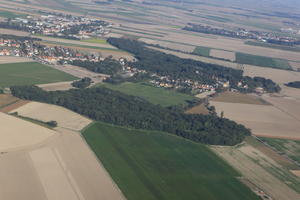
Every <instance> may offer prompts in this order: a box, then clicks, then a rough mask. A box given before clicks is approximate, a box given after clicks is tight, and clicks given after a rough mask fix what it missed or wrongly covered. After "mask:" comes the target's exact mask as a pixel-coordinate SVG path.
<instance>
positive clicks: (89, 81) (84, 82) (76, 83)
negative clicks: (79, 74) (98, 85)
mask: <svg viewBox="0 0 300 200" xmlns="http://www.w3.org/2000/svg"><path fill="white" fill-rule="evenodd" d="M91 84H92V79H90V78H89V77H85V78H83V79H80V80H78V81H74V82H73V83H72V86H73V87H76V88H81V89H82V88H87V87H88V86H90V85H91Z"/></svg>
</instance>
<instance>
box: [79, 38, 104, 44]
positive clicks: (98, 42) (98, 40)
mask: <svg viewBox="0 0 300 200" xmlns="http://www.w3.org/2000/svg"><path fill="white" fill-rule="evenodd" d="M81 41H82V42H88V43H93V44H108V43H107V42H106V40H104V39H99V38H91V39H87V40H81Z"/></svg>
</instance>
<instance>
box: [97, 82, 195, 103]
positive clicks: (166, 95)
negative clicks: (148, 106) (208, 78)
mask: <svg viewBox="0 0 300 200" xmlns="http://www.w3.org/2000/svg"><path fill="white" fill-rule="evenodd" d="M98 86H104V87H106V88H109V89H112V90H117V91H119V92H122V93H125V94H128V95H133V96H139V97H142V98H144V99H146V100H147V101H149V102H150V103H153V104H160V105H161V106H164V107H167V106H174V105H180V104H183V105H184V104H186V101H189V100H190V101H191V100H194V99H196V98H195V97H193V96H190V95H187V94H183V93H179V92H176V91H173V90H167V89H163V88H157V87H153V86H150V85H146V84H143V83H130V82H126V83H122V84H119V85H112V84H103V83H102V84H100V85H98Z"/></svg>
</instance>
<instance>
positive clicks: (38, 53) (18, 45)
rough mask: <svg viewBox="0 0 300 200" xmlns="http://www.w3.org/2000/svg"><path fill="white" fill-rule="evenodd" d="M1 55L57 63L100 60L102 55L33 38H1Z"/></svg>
mask: <svg viewBox="0 0 300 200" xmlns="http://www.w3.org/2000/svg"><path fill="white" fill-rule="evenodd" d="M0 56H16V57H27V58H32V59H34V60H37V61H39V62H41V63H44V64H57V63H59V62H60V61H62V60H63V61H73V60H90V61H95V62H97V61H100V60H103V58H102V57H100V56H97V55H86V54H82V53H80V52H78V51H76V50H73V49H70V48H65V47H61V46H55V47H48V46H45V45H40V44H39V43H36V42H33V41H31V40H24V41H21V40H15V39H1V38H0Z"/></svg>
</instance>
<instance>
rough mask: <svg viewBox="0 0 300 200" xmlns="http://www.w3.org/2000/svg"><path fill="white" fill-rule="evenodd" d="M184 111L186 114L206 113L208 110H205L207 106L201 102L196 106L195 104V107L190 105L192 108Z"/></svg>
mask: <svg viewBox="0 0 300 200" xmlns="http://www.w3.org/2000/svg"><path fill="white" fill-rule="evenodd" d="M185 113H187V114H203V115H208V114H209V111H208V110H207V108H206V107H205V106H204V105H203V104H200V105H198V106H195V107H192V108H190V109H188V110H187V111H186V112H185Z"/></svg>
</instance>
